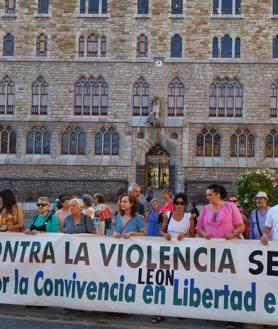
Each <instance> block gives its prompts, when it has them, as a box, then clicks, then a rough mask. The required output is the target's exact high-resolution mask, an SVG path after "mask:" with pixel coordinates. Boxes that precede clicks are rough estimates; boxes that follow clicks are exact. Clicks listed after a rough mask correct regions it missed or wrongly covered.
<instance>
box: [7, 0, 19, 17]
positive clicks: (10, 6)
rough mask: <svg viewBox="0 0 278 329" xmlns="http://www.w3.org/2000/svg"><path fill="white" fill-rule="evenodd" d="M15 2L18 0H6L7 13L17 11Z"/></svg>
mask: <svg viewBox="0 0 278 329" xmlns="http://www.w3.org/2000/svg"><path fill="white" fill-rule="evenodd" d="M15 2H16V0H5V13H6V14H14V13H15Z"/></svg>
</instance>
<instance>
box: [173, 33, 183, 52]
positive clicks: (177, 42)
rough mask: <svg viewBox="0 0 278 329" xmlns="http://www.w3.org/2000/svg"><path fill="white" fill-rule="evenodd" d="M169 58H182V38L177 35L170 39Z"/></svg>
mask: <svg viewBox="0 0 278 329" xmlns="http://www.w3.org/2000/svg"><path fill="white" fill-rule="evenodd" d="M171 57H182V38H181V37H180V36H179V35H178V34H175V35H174V36H173V37H172V38H171Z"/></svg>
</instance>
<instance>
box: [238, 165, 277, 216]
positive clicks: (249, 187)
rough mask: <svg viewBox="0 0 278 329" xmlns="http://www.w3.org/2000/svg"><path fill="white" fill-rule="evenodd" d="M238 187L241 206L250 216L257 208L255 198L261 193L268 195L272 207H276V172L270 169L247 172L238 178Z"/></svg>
mask: <svg viewBox="0 0 278 329" xmlns="http://www.w3.org/2000/svg"><path fill="white" fill-rule="evenodd" d="M236 186H237V194H238V196H239V199H240V206H241V207H242V208H243V209H244V210H245V211H247V213H249V214H250V213H251V211H252V210H253V209H254V208H255V207H256V202H255V196H256V194H257V193H258V192H259V191H264V192H266V193H267V195H268V197H269V204H270V205H275V204H276V203H277V201H278V198H277V183H276V181H275V177H274V171H272V170H270V169H257V170H250V171H246V172H245V173H243V174H242V175H240V176H239V177H238V179H237V180H236Z"/></svg>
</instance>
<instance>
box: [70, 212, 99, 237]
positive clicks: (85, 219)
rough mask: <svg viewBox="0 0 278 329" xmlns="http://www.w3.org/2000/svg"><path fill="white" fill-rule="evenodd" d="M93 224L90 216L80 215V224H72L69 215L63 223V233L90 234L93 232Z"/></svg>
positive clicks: (72, 221)
mask: <svg viewBox="0 0 278 329" xmlns="http://www.w3.org/2000/svg"><path fill="white" fill-rule="evenodd" d="M94 228H95V226H94V222H93V219H92V218H91V217H90V216H87V215H84V214H81V218H80V222H79V223H78V224H75V223H74V220H73V218H72V216H71V215H69V216H67V217H66V218H65V221H64V233H69V234H76V233H91V232H92V231H93V230H94Z"/></svg>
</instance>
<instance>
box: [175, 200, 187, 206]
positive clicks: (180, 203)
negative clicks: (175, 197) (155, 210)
mask: <svg viewBox="0 0 278 329" xmlns="http://www.w3.org/2000/svg"><path fill="white" fill-rule="evenodd" d="M175 205H177V206H184V205H185V203H184V202H182V201H176V202H175Z"/></svg>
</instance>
